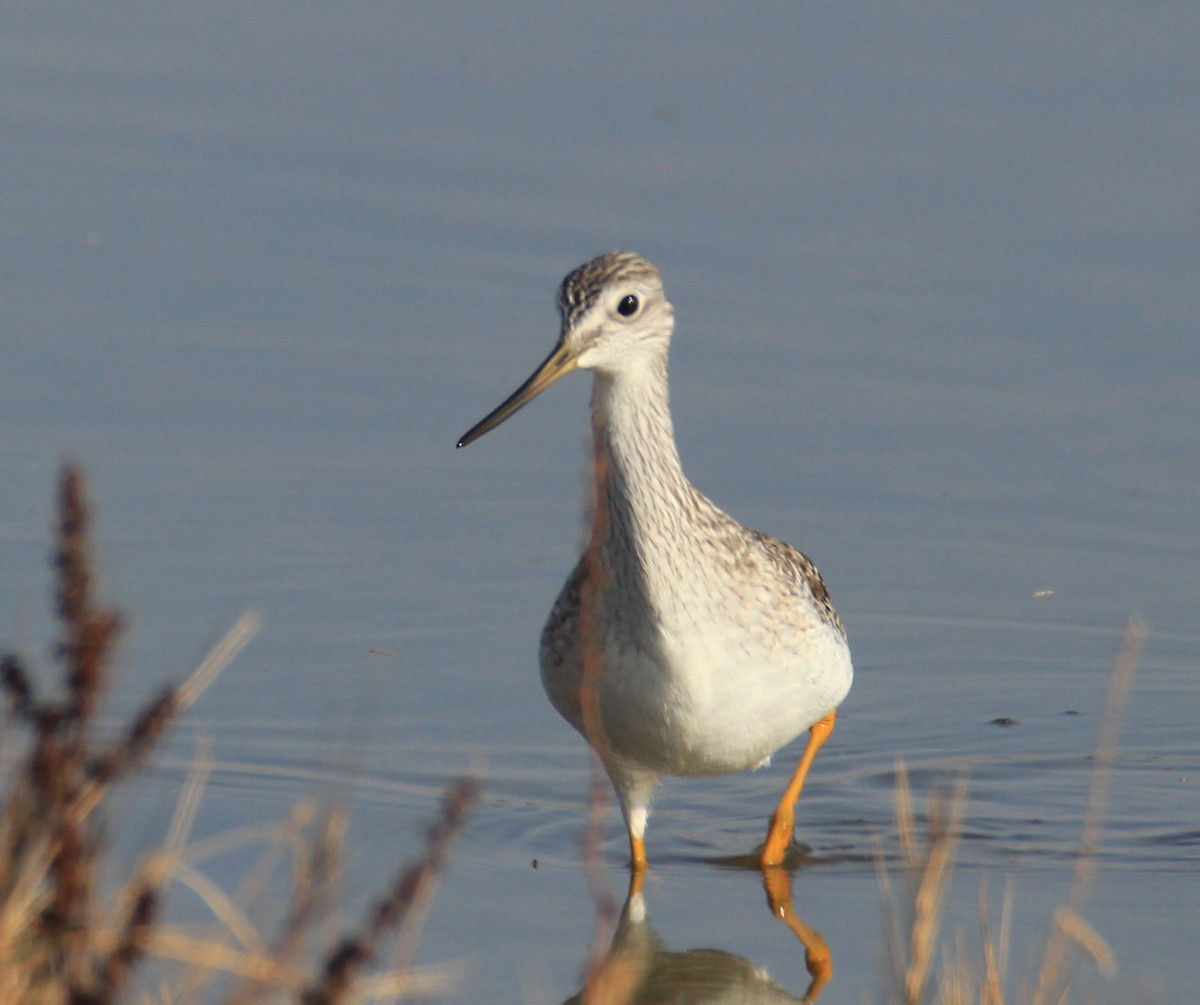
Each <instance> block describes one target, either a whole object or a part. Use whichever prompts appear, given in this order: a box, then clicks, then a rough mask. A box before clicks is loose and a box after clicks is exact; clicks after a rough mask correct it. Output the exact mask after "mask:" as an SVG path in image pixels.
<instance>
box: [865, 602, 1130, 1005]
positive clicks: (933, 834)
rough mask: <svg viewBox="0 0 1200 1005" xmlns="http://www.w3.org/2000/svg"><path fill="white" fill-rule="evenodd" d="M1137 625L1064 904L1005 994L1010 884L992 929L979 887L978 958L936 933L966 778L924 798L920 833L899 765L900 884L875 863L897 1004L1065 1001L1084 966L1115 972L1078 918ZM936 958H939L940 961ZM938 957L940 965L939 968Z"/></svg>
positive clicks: (1115, 681) (1111, 698)
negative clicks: (1016, 984)
mask: <svg viewBox="0 0 1200 1005" xmlns="http://www.w3.org/2000/svg"><path fill="white" fill-rule="evenodd" d="M1144 639H1145V629H1144V627H1143V626H1142V624H1141V622H1140V621H1136V620H1135V621H1131V622H1130V623H1129V625H1128V627H1127V628H1126V630H1125V636H1124V640H1123V643H1122V645H1121V650H1120V653H1119V654H1118V656H1117V660H1116V664H1115V666H1114V668H1113V674H1112V679H1111V684H1110V686H1109V694H1108V701H1107V703H1106V706H1105V714H1104V720H1103V723H1102V724H1101V728H1100V735H1099V737H1098V739H1097V741H1096V750H1095V754H1094V769H1093V772H1092V784H1091V791H1090V793H1089V797H1088V808H1087V813H1086V816H1085V820H1084V825H1083V835H1082V839H1081V842H1080V847H1079V853H1078V855H1077V857H1076V865H1075V873H1074V876H1073V878H1072V883H1071V887H1070V889H1069V892H1068V895H1067V900H1066V903H1064V904H1062V905H1061V906H1060V907H1059V908H1058V909H1057V910H1056V911H1055V912H1054V915H1053V917H1052V918H1051V920H1050V923H1049V927H1048V930H1047V934H1046V938H1045V940H1044V942H1043V945H1042V949H1041V958H1040V960H1039V961H1038V962H1037V964H1036V966H1035V967H1034V974H1035V976H1034V977H1033V978H1032V979H1031V980H1030V981H1028V982H1026V983H1025V984H1023V985H1022V986H1021V987H1020V988H1019V989H1018V990H1017V991H1016V992H1015V993H1013V994H1010V993H1009V992H1008V990H1007V987H1006V980H1005V978H1006V974H1007V971H1008V963H1009V960H1008V957H1009V943H1010V934H1011V919H1012V889H1011V887H1009V888H1007V889H1006V890H1005V894H1004V899H1003V903H1002V906H1001V910H1000V921H999V926H998V928H995V929H994V928H993V927H992V923H991V911H990V909H989V905H988V901H987V891H986V888H981V890H980V903H979V910H980V943H981V951H980V953H979V956H980V957H981V959H980V960H979V961H978V962H976V961H975V960H973V959H972V958H971V955H970V954H969V953H968V951H967V950H966V948H965V946H964V943H963V940H962V939H961V938H957V939H956V940H955V941H954V943H953V944H952V945H950V946H944V945H943V944H942V943H940V942H939V930H940V927H941V920H942V897H943V894H944V893H945V890H946V887H947V884H948V883H949V880H950V873H951V871H952V868H953V863H954V852H955V846H956V844H957V840H958V835H959V832H960V824H961V821H962V812H963V806H964V804H965V801H966V785H965V783H964V782H960V783H959V784H958V785H957V786H956V787H955V789H954V791H953V792H952V793H951V794H950V795H949V796H946V795H941V794H936V793H935V794H934V796H933V797H932V798H931V800H930V804H929V811H928V824H927V827H926V834H925V835H924V836H923V837H921V836H919V835H918V828H917V824H916V822H915V817H914V813H913V808H912V800H911V796H910V792H909V787H908V777H907V774H906V772H905V771H904V769H903V767H901V768H900V769H899V770H898V772H897V786H896V822H897V827H898V831H899V835H900V857H901V866H900V871H901V875H902V889H901V890H899V891H895V890H893V888H892V881H891V879H890V878H889V876H888V873H887V870H886V869H885V868H884V866H883V864H882V861H881V863H880V867H879V876H880V885H881V888H882V891H883V898H884V905H885V915H886V923H887V931H888V960H889V968H888V976H887V981H886V1000H887V1001H889V1002H893V1003H895V1005H926V1003H937V1005H1009V1003H1014V1005H1067V1003H1069V1002H1071V1001H1073V1000H1076V995H1077V994H1078V993H1079V991H1078V983H1079V981H1078V977H1079V974H1080V972H1081V971H1082V970H1083V969H1084V967H1085V965H1090V967H1094V968H1095V970H1097V971H1098V972H1099V973H1100V974H1102V975H1104V976H1111V975H1112V974H1113V973H1114V972H1115V969H1116V967H1115V962H1114V959H1113V954H1112V952H1111V950H1110V949H1109V947H1108V945H1107V943H1106V942H1105V941H1104V939H1103V937H1102V936H1101V935H1100V934H1099V933H1098V932H1097V931H1096V930H1095V929H1094V928H1093V927H1092V926H1091V925H1090V924H1089V923H1088V922H1087V921H1086V920H1085V919H1084V917H1083V909H1084V906H1085V904H1086V901H1087V897H1088V894H1089V892H1090V889H1091V885H1092V882H1093V879H1094V877H1095V869H1096V852H1097V849H1098V847H1099V840H1100V830H1101V826H1102V822H1103V819H1104V814H1105V810H1106V807H1107V802H1108V791H1109V785H1110V781H1111V776H1112V765H1113V761H1114V758H1115V756H1116V750H1117V729H1118V726H1119V724H1120V720H1121V716H1122V714H1123V712H1124V709H1125V704H1126V701H1127V699H1128V696H1129V689H1130V686H1131V684H1132V681H1133V673H1134V670H1135V668H1136V666H1137V663H1138V658H1139V655H1140V653H1141V648H1142V644H1143V641H1144ZM939 958H940V960H939ZM939 962H940V968H939Z"/></svg>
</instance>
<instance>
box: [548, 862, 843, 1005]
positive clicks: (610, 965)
mask: <svg viewBox="0 0 1200 1005" xmlns="http://www.w3.org/2000/svg"><path fill="white" fill-rule="evenodd" d="M642 875H643V874H641V873H637V872H635V873H634V874H633V875H632V877H631V879H630V885H629V893H628V895H627V896H626V898H625V905H624V907H623V908H622V909H621V915H620V919H619V921H618V923H617V929H616V932H615V933H614V934H613V938H612V943H611V945H610V946H609V948H608V952H607V953H605V955H604V957H603V959H601V960H600V961H599V962H597V963H596V964H595V965H594V966H592V968H591V970H590V972H589V974H588V976H587V982H586V984H585V986H584V988H583V990H581V991H580V992H579V994H577V995H575V996H574V997H573V998H570V999H568V1005H571V1003H579V1005H661V1003H667V1002H688V1003H689V1005H690V1003H701V1002H703V1003H718V1002H730V1003H732V1002H739V1003H746V1005H750V1003H755V1002H758V1003H763V1005H766V1003H781V1002H815V1001H816V1000H817V998H818V997H819V996H820V994H821V991H822V989H823V988H824V987H825V985H826V984H828V983H829V981H830V979H831V978H832V977H833V959H832V957H831V956H830V953H829V947H828V946H827V945H826V944H825V940H824V939H823V938H822V937H821V933H820V932H818V931H817V930H816V929H815V928H811V927H809V926H808V925H807V924H805V923H804V921H803V920H802V919H801V918H800V916H799V915H798V914H797V913H796V911H795V908H794V907H793V905H792V877H791V875H790V873H788V872H786V871H785V870H783V869H765V870H763V886H764V889H765V890H766V894H767V905H768V907H769V908H770V910H771V914H772V915H773V916H774V917H775V918H777V919H778V920H780V921H782V922H783V923H784V924H785V925H787V927H788V928H789V929H790V930H791V931H792V932H793V933H794V934H795V936H796V938H797V939H799V940H800V942H801V944H802V945H803V946H804V953H805V965H806V966H807V967H808V972H809V975H810V977H811V980H810V982H809V985H808V988H807V990H806V991H805V992H804V996H803V997H800V998H798V997H796V996H795V995H792V994H789V993H788V992H787V991H785V990H784V989H783V988H781V987H780V986H779V984H778V983H777V982H776V981H775V980H774V978H772V977H771V976H770V974H768V973H767V972H766V971H765V970H763V969H762V968H761V967H758V966H755V965H754V964H753V963H751V962H750V961H749V960H746V959H744V958H743V957H741V956H735V955H733V954H732V953H727V952H723V951H722V950H719V949H691V950H687V951H686V952H677V951H672V950H669V949H667V948H666V946H665V945H664V944H663V942H662V940H661V939H660V938H659V937H658V935H657V933H656V932H655V931H654V929H653V928H652V927H651V925H650V922H649V920H648V918H647V908H646V897H645V893H644V891H643V889H642Z"/></svg>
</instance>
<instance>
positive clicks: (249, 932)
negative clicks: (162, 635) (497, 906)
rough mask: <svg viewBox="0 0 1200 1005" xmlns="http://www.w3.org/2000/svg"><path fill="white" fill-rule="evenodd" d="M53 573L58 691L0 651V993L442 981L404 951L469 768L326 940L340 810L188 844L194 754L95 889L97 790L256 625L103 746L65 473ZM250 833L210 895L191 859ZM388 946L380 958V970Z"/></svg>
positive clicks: (80, 525)
mask: <svg viewBox="0 0 1200 1005" xmlns="http://www.w3.org/2000/svg"><path fill="white" fill-rule="evenodd" d="M54 569H55V600H56V614H57V618H58V623H59V635H58V641H57V644H56V647H55V658H56V662H57V663H58V665H59V667H60V670H61V676H62V688H61V694H60V695H59V696H55V697H46V696H44V695H43V694H42V693H41V690H40V688H39V687H38V686H37V685H36V683H35V680H34V675H33V674H32V673H31V672H30V670H29V668H28V665H27V662H26V661H25V660H24V659H23V658H22V657H20V656H19V655H17V654H15V653H7V654H4V655H3V656H2V657H0V686H2V689H3V693H4V696H5V697H6V699H7V704H8V717H7V720H6V722H5V730H4V745H5V748H6V749H5V753H6V754H7V755H8V756H7V757H6V761H7V762H8V763H9V764H10V765H11V767H10V769H9V770H8V771H7V772H6V778H5V782H4V790H3V792H2V794H0V1002H21V1003H23V1005H110V1003H118V1002H127V1001H139V1002H161V1003H172V1005H175V1003H190V1002H201V1001H210V1000H214V999H216V998H218V997H219V1000H221V1001H223V1002H226V1003H230V1005H234V1003H249V1002H254V1003H260V1002H272V1001H280V1002H282V1001H295V1002H300V1003H303V1005H335V1003H350V1002H367V1001H372V1002H374V1001H395V1000H396V999H397V998H399V997H404V996H409V995H412V994H421V995H427V994H429V993H431V992H433V991H435V990H436V989H438V988H440V987H443V986H444V978H445V974H444V973H439V972H431V971H422V970H418V969H416V968H415V966H414V964H413V956H414V953H415V949H416V946H417V942H418V939H419V935H420V928H421V921H422V919H423V917H424V913H425V910H426V909H427V907H428V904H429V901H430V898H431V896H432V893H433V890H434V888H435V886H436V883H437V880H438V878H439V877H440V875H441V873H442V871H443V869H444V867H445V864H446V859H447V855H448V852H449V848H450V845H451V844H452V842H453V839H454V837H455V836H456V835H457V833H458V831H459V830H460V828H461V826H462V823H463V819H464V816H465V814H466V812H467V811H468V809H469V808H470V806H471V804H472V802H473V801H474V799H475V795H476V784H475V782H474V780H472V779H469V778H464V779H463V780H461V781H459V782H458V783H457V784H456V785H454V786H452V787H451V788H450V790H449V791H448V792H447V793H446V797H445V801H444V805H443V807H442V810H441V812H440V814H439V815H438V817H437V819H436V820H435V821H434V822H433V823H432V824H431V825H430V827H429V829H428V832H427V834H426V840H425V848H424V851H423V853H422V854H421V855H420V856H419V857H418V858H417V859H416V860H415V861H414V862H412V863H411V864H409V865H407V866H405V867H403V868H401V869H400V870H399V871H398V872H397V873H396V875H395V877H394V878H393V879H392V880H391V881H390V882H389V883H388V884H387V885H386V886H385V887H384V888H383V890H382V892H381V893H380V894H379V895H378V897H377V898H376V900H375V901H374V903H373V904H372V906H371V907H370V909H369V910H368V911H367V913H366V916H365V917H364V918H363V919H362V920H361V921H360V922H359V923H358V924H357V925H354V926H352V927H350V929H349V930H348V931H346V932H345V933H344V934H342V935H341V936H336V935H334V934H333V933H331V932H330V930H329V929H330V919H331V918H332V916H333V912H334V909H335V907H336V904H335V899H336V894H337V892H338V890H339V885H340V884H339V877H340V873H341V863H342V860H343V844H344V834H345V830H346V817H345V813H344V812H343V811H342V810H340V809H336V808H334V809H325V810H320V809H318V808H317V807H314V806H312V805H309V804H301V805H299V806H297V807H296V808H295V810H294V811H293V813H292V814H291V816H290V817H289V818H288V819H287V820H285V821H283V822H281V823H279V824H276V825H272V826H270V827H257V828H245V829H242V830H240V831H237V832H234V833H230V834H226V835H222V836H220V837H219V838H218V839H216V840H215V841H213V840H210V841H208V842H197V843H196V844H193V845H191V846H189V845H188V844H187V835H188V833H189V831H190V826H191V822H192V820H193V818H194V816H195V812H196V807H197V804H198V802H199V798H200V793H201V792H202V790H203V787H204V780H205V778H206V777H207V774H208V771H209V769H210V767H211V762H210V759H209V758H208V757H207V755H206V754H204V753H203V752H202V753H201V754H200V755H199V756H198V757H197V760H196V763H195V765H194V766H193V770H192V772H191V776H190V778H189V780H188V782H187V784H186V785H185V786H184V789H183V792H182V794H181V796H180V799H179V803H178V806H177V808H176V812H175V818H174V820H173V821H172V824H171V828H170V832H169V835H168V837H167V839H166V841H165V843H164V845H163V846H162V848H161V849H159V850H158V851H156V852H155V853H153V854H151V855H148V856H146V857H145V858H144V859H143V860H142V861H141V862H139V863H137V864H136V865H135V866H134V868H133V869H132V871H131V873H130V874H129V875H128V876H127V877H126V878H125V879H124V880H123V881H119V882H116V883H115V884H114V883H113V882H112V880H111V871H112V868H113V863H112V862H110V861H108V858H107V856H106V846H105V842H104V840H103V834H104V830H103V822H104V811H105V807H106V805H107V802H108V800H109V798H110V796H111V794H112V793H113V791H114V788H115V787H116V786H117V785H118V784H120V783H122V782H126V781H128V780H129V779H131V778H132V777H134V776H136V775H137V773H138V771H139V770H140V769H142V768H143V767H144V766H145V764H146V763H147V760H148V759H149V758H150V757H151V756H152V755H153V754H154V752H155V750H156V748H157V747H158V745H159V743H160V741H161V740H162V738H163V736H164V735H165V734H166V732H167V731H168V730H169V729H170V727H171V726H172V725H173V724H174V723H175V722H176V720H177V719H178V718H179V716H180V714H181V713H182V712H183V711H184V710H185V709H186V708H187V707H188V706H190V705H191V704H192V703H193V702H194V701H195V700H196V699H197V697H199V695H200V694H201V693H202V692H203V690H204V689H205V688H206V687H207V686H208V685H209V684H211V683H212V681H213V680H214V679H215V678H216V676H217V675H218V674H219V673H220V672H221V670H222V669H223V668H224V667H225V666H226V665H227V664H228V663H229V662H230V661H231V660H232V659H233V658H234V657H235V656H236V654H237V652H238V651H239V650H240V649H241V648H242V646H244V645H245V644H246V642H247V641H249V639H250V638H251V637H252V636H253V635H254V633H255V631H256V630H257V622H256V619H255V618H254V617H253V616H252V615H245V616H243V618H242V619H240V620H239V621H238V623H237V624H236V625H235V626H234V627H233V629H231V630H230V632H229V633H228V634H227V635H226V637H225V638H224V639H223V640H222V641H221V642H220V643H219V644H218V645H217V646H216V647H215V648H214V650H213V651H212V653H210V654H209V656H208V657H206V658H205V659H204V660H203V661H202V662H201V664H200V665H199V666H198V667H197V668H196V670H195V671H194V672H193V674H192V675H191V676H190V677H189V678H188V680H187V681H185V682H184V683H183V684H182V685H179V686H174V685H171V686H167V687H164V688H162V689H161V690H160V691H159V692H158V693H157V694H156V695H154V696H153V697H152V698H151V699H150V700H149V701H147V702H146V703H145V705H143V707H142V708H141V709H140V710H139V711H138V712H137V713H136V714H135V715H134V716H133V717H132V718H131V719H130V721H129V722H128V723H127V724H126V725H125V726H124V728H122V729H120V730H119V731H118V732H117V734H116V736H115V738H112V737H111V736H110V737H107V738H106V737H105V736H104V735H102V730H101V729H100V728H99V727H98V725H97V712H98V710H99V709H100V708H101V707H102V705H103V702H104V700H105V697H106V695H107V691H108V686H109V680H110V671H111V666H112V660H113V654H114V648H115V644H116V642H117V639H118V637H119V635H120V632H121V619H120V617H119V615H118V614H117V613H116V612H115V611H112V610H110V609H107V608H105V607H103V606H102V605H101V604H100V603H99V602H98V601H97V599H96V596H95V591H94V588H93V571H92V559H91V548H90V541H89V511H88V505H87V499H86V494H85V485H84V479H83V475H82V474H81V472H80V471H79V470H78V468H76V467H74V466H70V465H68V466H66V467H64V469H63V471H62V473H61V477H60V481H59V488H58V528H57V535H56V543H55V556H54ZM250 841H257V842H258V843H260V844H261V845H262V847H263V851H262V853H261V855H260V856H259V859H258V862H257V863H256V864H255V865H254V866H253V867H252V868H251V870H250V872H249V873H248V874H247V876H246V879H245V881H244V882H243V884H242V888H241V890H240V891H239V892H238V894H236V895H235V894H228V893H226V892H224V891H223V890H222V889H220V888H219V887H218V886H217V885H216V884H214V883H213V882H212V881H211V880H209V879H208V878H207V876H206V875H205V874H204V873H203V871H202V870H201V869H200V867H199V866H200V864H201V863H202V862H204V861H205V860H206V858H207V857H208V856H211V855H212V854H213V853H214V852H216V851H218V850H220V849H222V848H229V847H232V846H236V845H240V844H245V843H246V842H250ZM281 867H283V868H286V869H287V872H288V875H289V880H290V881H289V884H288V886H289V891H290V892H289V894H288V899H287V903H286V904H285V905H284V907H283V910H282V914H281V920H279V921H278V922H277V923H276V924H275V925H274V927H273V934H264V933H263V932H261V931H259V930H258V928H257V927H256V926H255V924H253V923H252V921H251V917H250V912H249V911H248V909H247V905H248V904H249V903H250V902H252V901H253V900H255V899H256V898H258V897H261V896H263V895H264V890H265V888H266V886H267V885H268V882H267V881H268V878H269V877H270V876H272V875H273V874H276V873H277V872H278V870H279V869H280V868H281ZM173 884H177V885H180V886H184V887H187V888H190V889H191V890H192V891H193V892H194V893H195V894H196V895H198V896H199V897H200V898H201V899H202V901H203V902H204V903H205V904H206V905H207V906H208V908H209V910H210V912H211V914H212V916H213V919H214V923H213V925H212V926H210V927H209V929H208V930H206V931H204V932H200V933H198V934H197V933H195V932H192V931H189V930H187V929H184V928H181V927H178V926H175V925H171V924H169V923H167V922H166V921H165V920H164V918H163V914H164V912H163V906H164V896H165V894H166V892H167V891H168V888H169V887H170V886H171V885H173ZM114 886H115V889H114ZM276 913H279V912H276ZM389 943H390V946H391V961H390V965H381V964H380V962H379V961H380V959H381V958H383V957H384V956H385V955H386V953H385V950H387V949H388V946H389ZM150 963H153V964H154V965H155V971H154V973H155V977H156V981H155V984H154V986H153V987H150V988H148V987H146V986H145V984H146V981H145V980H142V981H139V976H140V975H141V974H143V973H144V972H145V971H146V970H147V967H148V965H149V964H150Z"/></svg>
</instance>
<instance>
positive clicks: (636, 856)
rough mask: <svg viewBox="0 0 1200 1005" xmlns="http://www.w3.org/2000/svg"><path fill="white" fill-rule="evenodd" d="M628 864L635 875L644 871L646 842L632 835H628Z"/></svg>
mask: <svg viewBox="0 0 1200 1005" xmlns="http://www.w3.org/2000/svg"><path fill="white" fill-rule="evenodd" d="M629 864H630V866H631V867H632V868H633V871H634V872H635V873H641V872H645V871H646V840H645V838H641V837H638V836H636V835H634V834H630V835H629Z"/></svg>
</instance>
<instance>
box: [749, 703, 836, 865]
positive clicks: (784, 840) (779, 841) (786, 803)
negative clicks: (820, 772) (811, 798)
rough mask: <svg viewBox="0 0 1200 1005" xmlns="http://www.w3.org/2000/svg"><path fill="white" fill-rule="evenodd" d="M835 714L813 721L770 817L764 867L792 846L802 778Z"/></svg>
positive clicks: (777, 860)
mask: <svg viewBox="0 0 1200 1005" xmlns="http://www.w3.org/2000/svg"><path fill="white" fill-rule="evenodd" d="M836 718H837V713H836V712H830V713H829V714H828V715H827V716H825V718H824V719H821V720H820V721H819V722H814V723H813V724H812V728H811V729H809V731H808V746H806V747H805V748H804V756H803V757H802V758H800V763H799V765H797V767H796V773H795V774H794V775H792V780H791V781H790V782H788V787H787V789H785V790H784V793H783V798H782V799H780V800H779V805H778V806H777V807H775V812H774V813H773V814H772V815H771V825H770V827H769V828H768V829H767V841H766V844H764V845H763V850H762V859H761V864H762V865H763V866H764V867H765V866H772V865H782V864H783V856H784V854H785V853H786V852H787V849H788V845H790V844H791V843H792V829H793V828H794V827H795V826H796V800H797V799H799V798H800V790H801V789H803V788H804V779H805V778H807V777H808V769H809V768H811V767H812V762H813V758H814V757H816V756H817V751H818V750H820V749H821V748H822V747H823V746H824V745H825V741H826V740H828V739H829V734H830V733H832V732H833V721H834V719H836Z"/></svg>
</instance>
